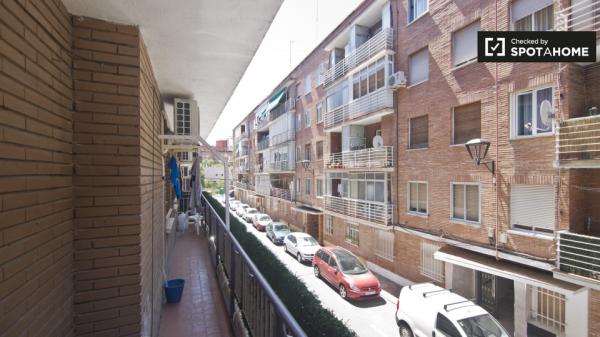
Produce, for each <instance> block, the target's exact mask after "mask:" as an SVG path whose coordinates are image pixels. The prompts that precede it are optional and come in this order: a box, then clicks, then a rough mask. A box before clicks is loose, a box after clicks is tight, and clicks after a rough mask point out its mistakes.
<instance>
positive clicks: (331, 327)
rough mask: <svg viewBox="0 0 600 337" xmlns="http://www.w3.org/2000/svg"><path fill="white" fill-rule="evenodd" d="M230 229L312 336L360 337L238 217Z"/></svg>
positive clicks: (221, 209) (214, 202) (219, 207)
mask: <svg viewBox="0 0 600 337" xmlns="http://www.w3.org/2000/svg"><path fill="white" fill-rule="evenodd" d="M204 195H205V196H206V198H207V200H208V201H209V202H210V203H211V205H212V206H213V208H214V209H215V210H216V211H217V212H218V213H219V215H220V216H221V218H223V216H224V214H225V209H224V207H223V206H222V205H221V203H220V202H218V201H217V200H215V199H214V198H213V197H212V196H211V195H210V194H209V193H206V192H205V193H204ZM230 225H231V232H232V233H233V235H234V236H235V238H236V239H237V240H238V242H239V243H240V245H241V246H242V247H243V248H244V250H245V251H246V253H247V254H248V256H249V257H250V258H251V259H252V262H254V264H255V265H256V267H257V268H258V269H259V270H260V272H261V273H262V274H263V276H264V277H265V279H266V280H267V281H268V282H269V285H271V288H273V290H274V291H275V293H277V295H278V296H279V298H280V299H281V301H282V302H283V304H285V306H286V307H287V308H288V310H289V311H290V313H291V314H292V315H293V316H294V318H295V319H296V321H297V322H298V324H300V326H301V327H302V329H303V330H304V332H306V334H307V335H308V336H324V337H325V336H328V337H329V336H336V337H351V336H352V337H354V336H356V333H354V331H352V330H350V329H349V328H348V327H346V325H345V324H344V323H343V322H342V321H340V320H339V319H338V318H336V317H335V316H334V314H333V313H332V312H331V310H329V309H326V308H324V307H323V305H321V301H320V300H319V299H317V298H316V296H315V295H314V294H313V293H312V292H310V290H308V288H306V285H304V283H302V281H300V280H299V279H298V278H297V277H296V275H295V274H293V273H292V272H290V271H289V270H288V269H287V267H286V266H285V265H284V264H283V263H282V262H281V261H280V260H279V259H278V258H277V257H276V256H275V255H274V254H273V253H272V252H271V251H270V250H269V249H267V248H266V247H265V246H264V245H263V244H262V242H261V241H260V240H258V238H256V237H255V236H254V234H252V233H249V232H248V231H247V230H246V226H245V225H244V224H242V223H240V221H239V220H238V219H237V218H236V217H235V216H231V217H230Z"/></svg>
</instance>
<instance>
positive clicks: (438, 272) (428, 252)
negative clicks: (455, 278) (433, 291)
mask: <svg viewBox="0 0 600 337" xmlns="http://www.w3.org/2000/svg"><path fill="white" fill-rule="evenodd" d="M438 249H440V247H439V246H437V245H434V244H431V243H429V242H425V241H421V266H420V269H421V275H424V276H427V277H429V278H430V279H432V280H434V281H438V282H444V262H442V261H440V260H436V259H435V258H434V257H433V254H435V252H437V251H438Z"/></svg>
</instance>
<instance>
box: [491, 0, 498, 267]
mask: <svg viewBox="0 0 600 337" xmlns="http://www.w3.org/2000/svg"><path fill="white" fill-rule="evenodd" d="M495 6H496V19H495V30H496V31H498V0H496V2H495ZM494 67H495V75H494V81H495V89H496V90H495V91H496V164H495V165H496V172H495V175H494V176H493V178H492V179H493V185H494V189H495V191H496V231H495V236H496V238H495V240H494V243H495V249H496V260H500V252H499V251H498V241H499V238H500V214H499V213H500V205H499V202H500V191H499V189H498V178H497V177H498V176H499V175H500V155H499V147H500V146H499V145H500V144H499V143H498V141H499V138H500V137H499V136H498V132H499V129H500V121H499V116H498V115H499V111H500V109H499V105H498V104H499V103H498V96H499V95H498V90H499V88H498V62H496V63H495V65H494Z"/></svg>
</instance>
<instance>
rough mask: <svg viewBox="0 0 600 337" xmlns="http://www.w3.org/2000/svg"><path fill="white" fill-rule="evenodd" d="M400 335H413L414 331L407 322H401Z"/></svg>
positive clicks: (404, 336) (410, 336) (406, 336)
mask: <svg viewBox="0 0 600 337" xmlns="http://www.w3.org/2000/svg"><path fill="white" fill-rule="evenodd" d="M400 337H413V333H412V331H411V330H410V328H409V327H408V325H406V323H400Z"/></svg>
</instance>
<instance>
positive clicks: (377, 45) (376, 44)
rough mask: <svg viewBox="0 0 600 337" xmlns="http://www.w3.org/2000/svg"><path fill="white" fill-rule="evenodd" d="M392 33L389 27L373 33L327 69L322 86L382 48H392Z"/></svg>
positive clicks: (329, 83) (331, 82) (341, 75)
mask: <svg viewBox="0 0 600 337" xmlns="http://www.w3.org/2000/svg"><path fill="white" fill-rule="evenodd" d="M393 43H394V35H393V32H392V29H391V28H386V29H384V30H382V31H381V32H379V33H377V34H375V35H374V36H373V37H372V38H370V39H369V40H368V41H367V42H365V43H363V44H362V45H361V46H360V47H358V48H356V49H355V50H354V51H352V52H350V53H349V54H348V55H346V57H345V58H344V59H343V60H341V61H339V62H338V63H336V64H335V65H333V66H332V67H330V68H329V69H327V71H325V73H324V74H323V75H324V79H323V87H328V86H329V85H331V84H333V82H335V81H336V80H337V79H338V78H341V77H343V76H345V75H346V74H347V73H348V72H349V71H350V70H352V69H354V68H356V67H357V66H359V65H360V64H361V63H363V62H365V61H366V60H368V59H370V58H371V57H373V56H374V55H375V54H377V53H379V52H380V51H382V50H384V49H392V48H393Z"/></svg>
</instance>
